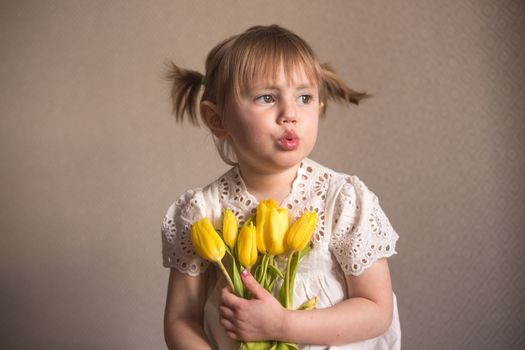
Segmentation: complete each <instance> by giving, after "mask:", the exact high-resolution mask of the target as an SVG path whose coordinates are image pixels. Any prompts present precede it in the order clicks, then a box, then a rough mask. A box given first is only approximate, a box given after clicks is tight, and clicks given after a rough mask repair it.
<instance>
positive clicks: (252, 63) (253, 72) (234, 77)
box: [230, 32, 321, 99]
mask: <svg viewBox="0 0 525 350" xmlns="http://www.w3.org/2000/svg"><path fill="white" fill-rule="evenodd" d="M262 34H264V35H255V36H251V37H245V38H243V37H242V36H241V37H239V38H238V39H237V41H236V43H235V44H234V48H232V49H234V51H236V53H235V55H233V57H232V60H231V61H230V64H231V66H230V68H231V70H230V72H231V85H230V88H231V91H232V92H233V94H232V96H231V97H233V98H234V99H239V98H240V96H241V93H242V91H245V90H247V89H249V88H251V87H253V85H254V84H257V83H262V84H265V83H273V82H275V81H276V80H277V78H278V75H279V73H280V71H281V69H283V70H284V75H285V77H286V79H287V80H289V81H290V80H293V79H294V76H295V74H296V73H297V71H301V73H304V74H305V75H306V77H307V78H308V80H309V81H310V82H311V83H312V84H313V85H315V86H318V87H320V81H321V75H320V65H319V63H318V61H317V59H316V58H315V56H314V54H313V52H312V50H311V49H310V48H309V47H308V46H307V45H306V43H304V42H303V40H302V39H300V38H299V37H297V36H295V35H293V34H290V33H282V32H279V33H277V34H275V35H269V34H268V33H262ZM270 34H271V33H270Z"/></svg>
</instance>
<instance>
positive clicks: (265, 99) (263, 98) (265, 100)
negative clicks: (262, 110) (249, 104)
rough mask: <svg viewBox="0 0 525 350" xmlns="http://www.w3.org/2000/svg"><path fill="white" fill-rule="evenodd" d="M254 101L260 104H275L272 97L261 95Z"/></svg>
mask: <svg viewBox="0 0 525 350" xmlns="http://www.w3.org/2000/svg"><path fill="white" fill-rule="evenodd" d="M255 100H256V101H257V102H261V103H273V102H275V98H274V97H273V96H272V95H261V96H258V97H257V98H256V99H255Z"/></svg>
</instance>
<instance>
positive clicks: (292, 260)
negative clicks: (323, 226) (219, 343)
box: [191, 199, 317, 350]
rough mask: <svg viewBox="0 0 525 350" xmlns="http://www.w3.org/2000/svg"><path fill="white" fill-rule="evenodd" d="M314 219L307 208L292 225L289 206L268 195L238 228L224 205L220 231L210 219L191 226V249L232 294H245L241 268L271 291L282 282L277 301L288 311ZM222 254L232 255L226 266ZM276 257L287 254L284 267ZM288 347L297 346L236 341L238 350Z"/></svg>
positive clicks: (313, 301)
mask: <svg viewBox="0 0 525 350" xmlns="http://www.w3.org/2000/svg"><path fill="white" fill-rule="evenodd" d="M316 223H317V215H316V213H315V212H306V213H304V214H303V215H302V216H301V217H300V218H299V219H298V220H297V221H295V222H294V223H292V225H290V224H289V216H288V210H287V209H286V208H280V207H279V206H278V205H277V203H276V202H275V201H274V200H273V199H269V200H264V201H261V202H260V203H259V205H258V207H257V212H256V215H255V218H250V219H248V220H247V221H246V222H245V223H244V225H243V226H242V227H241V228H240V230H239V228H238V222H237V218H236V217H235V215H234V214H233V212H232V211H231V210H229V209H225V210H223V220H222V229H221V230H216V229H215V228H214V227H213V224H212V223H211V221H210V220H209V219H208V218H203V219H202V220H199V221H197V222H195V223H194V224H193V226H192V232H191V239H192V242H193V245H194V247H195V250H196V251H197V253H198V254H199V255H200V256H201V257H202V258H203V259H206V260H209V261H211V262H214V263H216V264H217V265H218V266H219V268H220V269H221V270H222V272H223V274H224V276H225V277H226V280H227V281H228V284H229V286H230V288H231V289H232V291H233V292H234V293H235V294H236V295H238V296H240V297H243V298H249V295H248V294H249V293H248V291H246V290H245V288H244V285H243V283H242V280H241V276H240V273H241V271H242V269H243V268H246V269H248V270H252V269H253V268H255V272H254V277H255V279H256V280H257V282H259V284H260V285H261V286H262V287H263V288H265V289H266V290H267V291H269V292H270V293H272V291H273V289H274V286H275V283H276V281H277V280H278V279H281V280H282V284H281V287H280V289H279V291H278V296H279V301H280V303H281V304H282V305H283V306H284V307H285V308H287V309H291V308H292V306H293V300H292V298H293V286H294V280H295V275H296V272H297V267H298V265H299V262H300V260H301V258H302V257H303V256H304V255H305V254H306V253H308V251H310V249H311V245H310V244H309V242H310V237H311V235H312V233H313V231H314V229H315V225H316ZM226 254H228V256H229V258H230V259H229V262H230V264H229V265H228V266H227V267H226V266H224V264H223V262H222V259H223V258H224V256H225V255H226ZM276 256H285V257H286V258H287V261H286V269H285V270H284V271H281V270H280V269H279V268H278V266H277V264H276V262H275V257H276ZM316 302H317V298H315V297H314V298H312V299H310V300H306V301H305V302H304V303H303V304H302V305H301V306H300V307H299V309H301V310H311V309H313V308H314V307H315V305H316ZM290 349H297V345H296V344H291V343H281V342H277V341H259V342H243V343H240V344H239V350H290Z"/></svg>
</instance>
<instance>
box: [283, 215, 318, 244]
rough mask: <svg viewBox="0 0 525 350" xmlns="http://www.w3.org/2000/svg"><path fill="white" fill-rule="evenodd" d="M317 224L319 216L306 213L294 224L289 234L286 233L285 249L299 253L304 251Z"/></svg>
mask: <svg viewBox="0 0 525 350" xmlns="http://www.w3.org/2000/svg"><path fill="white" fill-rule="evenodd" d="M316 223H317V214H316V213H315V212H314V211H312V212H306V213H304V214H303V215H301V217H300V218H299V219H298V220H297V221H296V222H294V223H293V224H292V225H291V226H290V228H289V229H288V232H286V238H285V247H286V250H287V251H289V252H298V251H301V250H303V249H304V248H305V247H306V245H307V244H308V242H310V237H311V236H312V233H313V232H314V229H315V224H316Z"/></svg>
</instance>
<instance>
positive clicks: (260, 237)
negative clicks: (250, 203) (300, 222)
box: [255, 199, 277, 254]
mask: <svg viewBox="0 0 525 350" xmlns="http://www.w3.org/2000/svg"><path fill="white" fill-rule="evenodd" d="M270 208H277V203H276V202H275V201H274V200H273V199H268V200H264V201H261V202H260V203H259V205H258V206H257V213H256V216H255V228H256V231H257V249H258V250H259V252H260V253H261V254H264V253H266V245H265V242H264V236H265V230H267V228H266V226H267V222H269V213H270Z"/></svg>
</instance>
